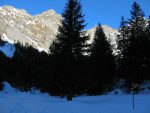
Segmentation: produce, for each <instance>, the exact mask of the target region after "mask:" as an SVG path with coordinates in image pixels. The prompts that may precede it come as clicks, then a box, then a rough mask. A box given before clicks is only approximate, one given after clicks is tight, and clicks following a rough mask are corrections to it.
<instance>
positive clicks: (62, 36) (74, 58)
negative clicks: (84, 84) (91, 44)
mask: <svg viewBox="0 0 150 113" xmlns="http://www.w3.org/2000/svg"><path fill="white" fill-rule="evenodd" d="M62 16H63V19H62V25H61V26H59V33H58V34H57V35H56V40H54V41H53V43H52V45H51V46H50V52H51V54H52V55H53V56H54V57H55V58H54V59H55V60H56V62H57V63H56V64H55V66H56V68H55V69H56V71H55V74H56V77H55V78H56V79H57V80H56V81H58V80H59V81H58V83H60V84H58V87H59V89H60V92H61V93H62V92H63V93H64V94H68V95H69V96H68V97H69V98H70V95H71V93H73V91H75V89H74V88H73V87H77V86H75V84H76V85H77V83H76V80H77V77H78V76H79V75H78V74H79V70H81V69H79V67H80V65H79V62H80V60H81V58H82V57H83V54H84V52H86V47H87V46H88V45H86V41H87V40H88V38H89V37H88V36H85V35H84V34H83V32H82V30H83V29H84V27H85V26H86V25H85V24H84V22H85V20H84V15H83V14H82V6H81V3H80V1H79V0H68V2H67V4H66V6H65V9H64V12H63V14H62ZM80 64H81V63H80ZM80 77H81V76H80Z"/></svg>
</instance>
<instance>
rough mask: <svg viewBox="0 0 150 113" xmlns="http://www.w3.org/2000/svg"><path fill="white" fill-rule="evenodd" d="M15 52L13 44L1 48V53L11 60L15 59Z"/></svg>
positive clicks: (6, 44)
mask: <svg viewBox="0 0 150 113" xmlns="http://www.w3.org/2000/svg"><path fill="white" fill-rule="evenodd" d="M15 50H16V49H15V46H14V45H13V44H11V43H5V44H4V45H3V46H0V51H2V52H3V53H4V54H5V55H6V56H7V57H9V58H11V57H13V55H14V53H15Z"/></svg>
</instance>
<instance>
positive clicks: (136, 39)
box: [124, 2, 150, 83]
mask: <svg viewBox="0 0 150 113" xmlns="http://www.w3.org/2000/svg"><path fill="white" fill-rule="evenodd" d="M144 16H145V15H144V12H143V11H142V9H141V8H140V6H139V4H138V3H136V2H134V3H133V5H132V10H131V18H130V19H129V20H128V27H127V34H126V36H127V45H126V52H125V55H124V56H125V58H126V59H125V63H126V70H125V71H127V73H128V79H130V80H131V81H135V82H138V83H139V82H140V81H142V80H143V77H144V75H145V74H146V73H147V72H146V70H147V63H148V62H147V61H148V54H147V53H148V51H149V45H150V42H149V38H148V37H147V36H146V35H145V33H146V20H145V19H144Z"/></svg>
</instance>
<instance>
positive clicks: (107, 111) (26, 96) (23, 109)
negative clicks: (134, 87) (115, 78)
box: [0, 82, 150, 113]
mask: <svg viewBox="0 0 150 113" xmlns="http://www.w3.org/2000/svg"><path fill="white" fill-rule="evenodd" d="M149 105H150V95H149V94H137V95H135V109H134V110H133V109H132V95H129V94H123V95H102V96H80V97H75V98H73V101H69V102H67V101H66V99H60V98H56V97H52V96H48V94H47V93H45V94H44V93H40V92H39V91H36V90H35V91H31V92H21V91H17V90H16V89H14V88H12V87H11V86H10V85H9V84H8V83H7V82H4V89H3V91H1V92H0V113H150V107H149Z"/></svg>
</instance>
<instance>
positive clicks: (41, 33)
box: [0, 6, 118, 52]
mask: <svg viewBox="0 0 150 113" xmlns="http://www.w3.org/2000/svg"><path fill="white" fill-rule="evenodd" d="M61 20H62V16H61V15H60V14H57V13H56V12H55V11H54V10H48V11H45V12H43V13H41V14H38V15H35V16H32V15H30V14H28V13H27V12H26V11H25V10H23V9H17V8H14V7H12V6H3V7H0V34H1V37H2V39H3V40H4V41H8V42H9V43H16V42H17V41H19V42H21V43H22V44H24V45H25V43H28V44H29V45H32V46H33V47H35V48H37V49H38V50H39V51H43V50H44V51H47V52H48V48H49V46H50V44H51V42H52V41H53V39H55V36H56V34H57V33H58V27H59V25H61ZM95 29H96V27H94V28H91V29H89V30H86V31H84V32H86V35H90V37H91V38H90V41H89V42H90V43H91V42H92V40H93V37H94V32H95ZM103 29H104V32H105V33H106V36H107V37H108V40H110V41H111V44H112V45H113V46H114V49H115V48H116V35H117V34H118V30H117V29H113V28H111V27H109V26H107V25H104V26H103Z"/></svg>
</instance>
